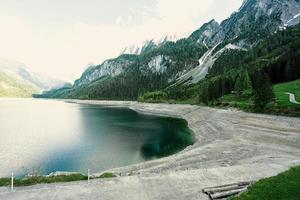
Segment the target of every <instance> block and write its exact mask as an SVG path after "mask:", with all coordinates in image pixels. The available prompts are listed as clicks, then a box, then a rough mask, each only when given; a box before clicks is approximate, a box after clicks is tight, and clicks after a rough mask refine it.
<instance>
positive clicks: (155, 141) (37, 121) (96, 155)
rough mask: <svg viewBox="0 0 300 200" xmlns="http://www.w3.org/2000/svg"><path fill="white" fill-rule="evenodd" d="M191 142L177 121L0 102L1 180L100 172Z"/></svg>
mask: <svg viewBox="0 0 300 200" xmlns="http://www.w3.org/2000/svg"><path fill="white" fill-rule="evenodd" d="M193 143H194V137H193V135H192V133H191V131H190V129H189V128H188V127H187V123H186V121H184V120H181V119H174V118H167V117H159V116H150V115H144V114H139V113H137V112H135V111H133V110H130V109H126V108H116V107H104V106H97V105H85V104H74V103H66V102H63V101H54V100H39V99H0V177H6V176H9V175H10V174H11V173H12V172H14V173H15V174H16V175H17V176H24V175H26V174H28V173H31V172H38V173H39V174H44V175H45V174H49V173H51V172H55V171H72V172H81V173H86V172H87V169H91V172H101V171H103V170H108V169H111V168H116V167H121V166H126V165H131V164H136V163H140V162H143V161H147V160H152V159H157V158H161V157H165V156H169V155H172V154H174V153H176V152H179V151H181V150H183V149H184V148H185V147H187V146H189V145H192V144H193Z"/></svg>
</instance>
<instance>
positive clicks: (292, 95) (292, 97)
mask: <svg viewBox="0 0 300 200" xmlns="http://www.w3.org/2000/svg"><path fill="white" fill-rule="evenodd" d="M285 94H287V95H289V100H290V102H291V103H294V104H300V103H299V102H298V101H297V100H296V97H295V94H293V93H289V92H286V93H285Z"/></svg>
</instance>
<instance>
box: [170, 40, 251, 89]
mask: <svg viewBox="0 0 300 200" xmlns="http://www.w3.org/2000/svg"><path fill="white" fill-rule="evenodd" d="M218 46H219V44H217V45H215V46H214V47H213V48H211V49H210V50H208V51H207V52H206V53H205V54H204V55H203V56H202V57H201V58H200V59H199V65H198V66H197V67H195V68H194V69H192V70H190V71H188V72H187V73H185V74H184V75H182V76H181V77H179V78H178V79H177V81H176V83H175V84H174V85H178V84H182V83H184V84H191V83H198V82H199V81H200V80H202V79H204V78H205V77H206V75H207V74H208V70H209V69H210V68H211V67H212V66H213V65H214V63H215V61H216V60H217V59H218V58H219V57H220V56H221V55H222V54H223V53H224V52H225V51H226V50H240V51H247V49H245V48H242V47H240V46H237V45H235V44H231V43H230V44H227V45H226V46H225V47H223V48H222V49H220V50H218V51H217V52H215V49H216V48H217V47H218Z"/></svg>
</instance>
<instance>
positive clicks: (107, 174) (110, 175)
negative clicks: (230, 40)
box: [99, 172, 117, 178]
mask: <svg viewBox="0 0 300 200" xmlns="http://www.w3.org/2000/svg"><path fill="white" fill-rule="evenodd" d="M115 177H117V176H116V175H115V174H113V173H110V172H106V173H103V174H101V175H100V176H99V178H115Z"/></svg>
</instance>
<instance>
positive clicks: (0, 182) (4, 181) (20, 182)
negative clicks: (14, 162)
mask: <svg viewBox="0 0 300 200" xmlns="http://www.w3.org/2000/svg"><path fill="white" fill-rule="evenodd" d="M114 177H117V176H116V175H115V174H113V173H109V172H106V173H103V174H102V175H100V176H99V177H95V178H92V177H91V179H97V178H114ZM87 179H88V177H87V176H86V175H82V174H72V175H60V176H48V177H47V176H34V177H29V178H23V179H14V186H16V187H18V186H30V185H36V184H41V183H58V182H72V181H83V180H87ZM10 184H11V179H10V178H0V187H3V186H10Z"/></svg>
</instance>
